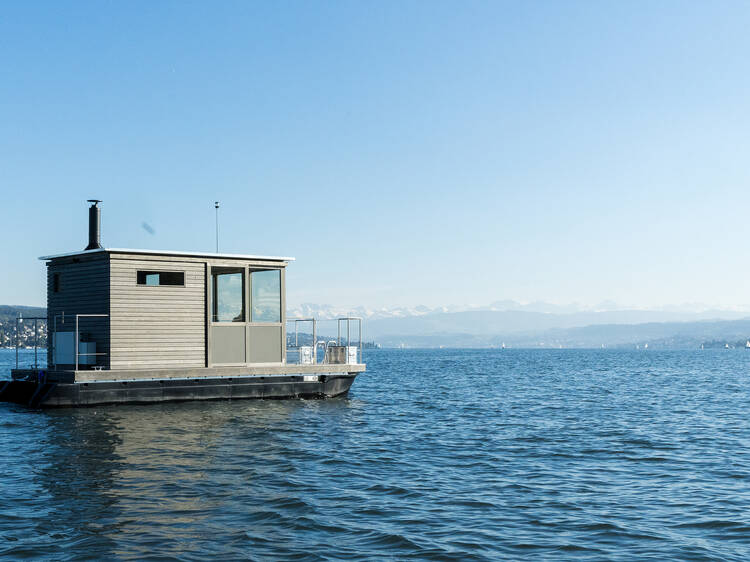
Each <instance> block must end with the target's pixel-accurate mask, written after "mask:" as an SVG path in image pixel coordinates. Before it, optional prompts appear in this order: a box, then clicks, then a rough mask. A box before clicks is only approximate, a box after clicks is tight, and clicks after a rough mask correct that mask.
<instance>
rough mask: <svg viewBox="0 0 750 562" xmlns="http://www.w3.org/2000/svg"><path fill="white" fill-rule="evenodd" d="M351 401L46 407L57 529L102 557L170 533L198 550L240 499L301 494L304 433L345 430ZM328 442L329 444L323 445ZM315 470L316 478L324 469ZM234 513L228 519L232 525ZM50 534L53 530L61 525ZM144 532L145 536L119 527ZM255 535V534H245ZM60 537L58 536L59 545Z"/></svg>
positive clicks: (47, 477) (262, 502)
mask: <svg viewBox="0 0 750 562" xmlns="http://www.w3.org/2000/svg"><path fill="white" fill-rule="evenodd" d="M352 404H353V401H351V400H349V399H347V398H342V399H336V400H327V401H310V402H307V401H300V400H292V401H243V402H236V401H235V402H211V403H205V402H191V403H176V404H163V405H146V406H118V407H113V408H97V409H88V408H83V409H64V410H48V411H43V412H41V413H40V414H39V415H40V417H43V418H44V419H45V421H44V422H42V423H43V424H44V425H45V426H46V427H45V431H44V437H43V438H42V439H40V443H41V446H42V450H41V451H40V453H41V454H40V456H39V460H40V463H39V465H38V466H36V467H34V481H35V482H36V483H37V485H38V486H39V488H40V491H41V492H42V493H43V494H44V495H45V497H47V498H48V500H47V505H48V510H47V512H46V514H45V517H44V519H45V520H46V521H47V522H54V523H53V525H52V526H53V527H54V532H53V533H52V535H54V536H55V537H57V538H58V539H65V538H66V537H73V536H76V537H77V539H76V540H77V543H78V541H81V540H83V542H84V543H89V545H88V546H87V550H88V549H92V550H91V551H89V554H91V555H94V553H95V556H96V557H111V556H119V555H124V554H125V552H126V551H127V552H128V553H129V555H131V556H134V557H136V558H139V557H142V556H149V555H150V553H153V552H154V551H155V550H159V549H160V548H163V543H164V541H170V542H171V543H173V546H174V547H176V550H175V551H173V552H175V553H179V552H181V549H182V548H183V547H184V548H186V549H188V551H191V549H194V548H195V541H198V542H199V543H200V542H204V541H205V542H207V543H211V542H212V541H213V540H214V539H215V538H216V537H217V536H223V535H225V534H226V532H227V525H228V522H227V521H226V520H227V519H234V518H235V517H236V514H237V509H238V504H239V505H240V506H241V509H240V510H241V511H244V512H245V513H246V515H248V516H250V517H251V518H252V516H253V515H254V514H256V513H264V515H262V516H261V519H262V518H263V517H265V510H266V509H267V507H265V506H266V505H267V502H271V503H272V504H281V505H283V504H294V503H295V502H297V501H298V500H297V494H296V489H297V487H296V485H295V483H297V484H299V483H300V482H301V481H303V480H304V478H305V475H304V474H303V475H300V477H299V480H300V481H299V482H297V478H294V479H287V475H290V474H293V473H296V472H297V470H296V468H295V465H296V464H297V463H299V462H300V460H301V459H307V458H308V456H309V455H310V453H311V450H310V449H311V447H312V443H311V441H310V440H309V439H306V438H305V435H315V434H317V435H318V436H319V435H320V434H321V432H340V431H341V427H340V425H341V424H342V423H349V422H350V421H351V415H352V412H356V406H355V407H352ZM321 453H322V451H321ZM309 477H311V478H314V477H315V476H314V471H311V473H310V474H309ZM235 524H236V521H234V522H232V523H229V526H230V527H231V526H234V525H235ZM52 535H50V536H52ZM131 535H135V536H138V537H139V539H138V541H137V543H136V542H130V541H125V542H126V543H127V544H126V545H122V544H120V541H119V540H118V539H119V538H120V537H123V538H125V537H127V536H131ZM245 538H246V537H245ZM50 546H52V545H50Z"/></svg>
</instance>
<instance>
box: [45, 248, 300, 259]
mask: <svg viewBox="0 0 750 562" xmlns="http://www.w3.org/2000/svg"><path fill="white" fill-rule="evenodd" d="M99 252H113V253H122V254H148V255H151V256H186V257H194V258H229V259H243V260H268V261H294V258H288V257H280V256H256V255H250V254H217V253H212V252H180V251H171V250H138V249H128V248H97V249H95V250H81V251H79V252H68V253H65V254H54V255H51V256H40V257H39V259H40V260H42V261H47V260H52V259H55V258H67V257H71V256H87V255H89V254H96V253H99Z"/></svg>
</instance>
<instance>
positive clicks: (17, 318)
mask: <svg viewBox="0 0 750 562" xmlns="http://www.w3.org/2000/svg"><path fill="white" fill-rule="evenodd" d="M19 319H20V317H19V316H16V369H18V342H19V336H18V321H19Z"/></svg>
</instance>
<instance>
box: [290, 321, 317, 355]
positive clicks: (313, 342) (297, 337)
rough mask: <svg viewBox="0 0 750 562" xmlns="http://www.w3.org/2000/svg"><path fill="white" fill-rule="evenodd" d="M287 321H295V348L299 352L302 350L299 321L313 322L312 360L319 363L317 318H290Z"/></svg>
mask: <svg viewBox="0 0 750 562" xmlns="http://www.w3.org/2000/svg"><path fill="white" fill-rule="evenodd" d="M287 322H294V348H295V349H296V350H297V353H300V352H301V351H300V345H299V323H300V322H310V323H312V362H313V363H317V362H318V358H317V350H318V346H317V345H316V334H317V332H316V325H317V320H315V318H289V319H288V320H287ZM287 348H288V346H287ZM301 360H302V357H301V356H300V361H301Z"/></svg>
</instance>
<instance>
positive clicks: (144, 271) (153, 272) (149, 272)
mask: <svg viewBox="0 0 750 562" xmlns="http://www.w3.org/2000/svg"><path fill="white" fill-rule="evenodd" d="M162 273H166V274H175V273H177V274H182V283H164V284H162V283H161V274H162ZM141 275H143V277H144V282H143V283H141V282H140V278H141ZM149 275H159V283H158V284H156V285H150V284H148V283H146V282H145V278H146V277H148V276H149ZM186 276H187V274H186V272H185V271H184V270H179V271H178V270H163V269H161V270H152V269H138V270H136V272H135V284H136V286H138V287H151V288H154V287H186V286H187V281H186Z"/></svg>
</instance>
